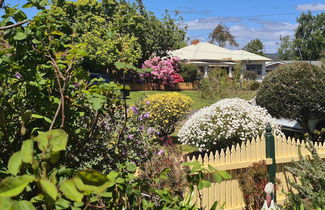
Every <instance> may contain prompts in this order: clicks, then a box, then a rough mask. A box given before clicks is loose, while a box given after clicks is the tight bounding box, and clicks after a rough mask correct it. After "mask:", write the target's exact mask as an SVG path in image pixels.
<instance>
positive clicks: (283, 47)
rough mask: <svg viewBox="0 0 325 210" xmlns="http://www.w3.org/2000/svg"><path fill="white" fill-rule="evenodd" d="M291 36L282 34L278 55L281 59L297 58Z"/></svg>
mask: <svg viewBox="0 0 325 210" xmlns="http://www.w3.org/2000/svg"><path fill="white" fill-rule="evenodd" d="M293 43H294V42H293V40H290V36H289V35H287V36H280V44H279V48H278V55H279V59H280V60H295V49H294V46H293Z"/></svg>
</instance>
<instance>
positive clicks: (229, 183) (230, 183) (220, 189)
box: [187, 136, 325, 209]
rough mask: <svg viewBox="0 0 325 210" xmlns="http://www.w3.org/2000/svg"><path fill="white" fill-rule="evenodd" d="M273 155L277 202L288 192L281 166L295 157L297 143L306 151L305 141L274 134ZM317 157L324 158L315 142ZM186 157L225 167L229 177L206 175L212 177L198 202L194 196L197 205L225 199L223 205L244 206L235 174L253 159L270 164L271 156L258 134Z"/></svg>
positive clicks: (321, 147)
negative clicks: (218, 149) (220, 179)
mask: <svg viewBox="0 0 325 210" xmlns="http://www.w3.org/2000/svg"><path fill="white" fill-rule="evenodd" d="M274 139H275V158H276V178H277V179H279V180H280V181H281V184H280V185H279V186H277V200H278V202H281V201H283V200H285V193H286V192H288V183H287V182H286V180H287V179H286V178H285V176H287V178H289V179H292V177H290V176H288V174H285V170H284V167H285V165H287V164H290V163H291V162H292V160H298V159H299V156H298V147H299V145H300V146H301V152H302V154H303V155H304V156H306V155H309V152H308V150H307V149H306V144H307V143H306V142H305V141H300V140H295V139H294V138H285V137H281V136H275V138H274ZM314 146H315V148H316V149H317V151H318V153H319V155H320V157H321V158H325V144H322V143H315V144H314ZM187 158H188V161H199V162H201V163H203V164H205V165H212V166H214V167H215V168H217V169H219V170H226V171H228V172H229V173H230V174H231V176H232V178H231V179H230V180H226V181H223V182H222V183H220V184H219V183H215V182H214V181H213V178H212V176H209V175H208V176H207V179H208V180H210V181H212V185H211V187H210V188H204V189H203V190H201V194H202V195H203V200H202V203H200V200H199V199H198V197H196V199H195V200H194V202H196V204H197V205H198V206H201V205H202V206H207V207H208V208H210V207H211V206H212V205H213V203H214V202H215V201H219V203H221V204H223V203H225V209H243V208H244V207H245V203H244V199H243V194H242V192H241V190H240V188H239V183H238V175H239V174H240V173H241V172H242V171H245V170H246V169H247V167H249V166H251V165H252V164H253V163H255V162H259V161H261V160H265V162H266V163H267V164H268V165H270V164H272V159H271V158H267V156H266V139H265V137H264V136H262V137H258V138H256V139H253V140H251V141H248V142H246V143H242V144H241V145H239V144H237V145H236V146H232V147H231V148H227V149H226V150H221V152H220V153H213V152H210V153H206V154H205V155H204V156H201V155H200V156H193V157H187Z"/></svg>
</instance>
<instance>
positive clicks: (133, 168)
mask: <svg viewBox="0 0 325 210" xmlns="http://www.w3.org/2000/svg"><path fill="white" fill-rule="evenodd" d="M126 169H127V170H128V171H130V172H134V171H135V170H136V169H137V166H136V165H135V164H134V163H127V165H126Z"/></svg>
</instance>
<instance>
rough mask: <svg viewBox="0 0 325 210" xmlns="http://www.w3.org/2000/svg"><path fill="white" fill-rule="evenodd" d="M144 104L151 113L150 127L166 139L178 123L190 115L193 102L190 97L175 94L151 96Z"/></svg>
mask: <svg viewBox="0 0 325 210" xmlns="http://www.w3.org/2000/svg"><path fill="white" fill-rule="evenodd" d="M142 104H143V106H144V109H145V110H146V111H147V112H148V113H149V116H150V117H149V125H151V126H152V127H155V128H156V129H157V130H158V131H159V132H160V136H162V137H165V136H167V135H169V134H171V133H173V132H174V130H175V125H176V123H177V122H178V121H179V120H180V119H181V118H182V117H184V116H185V115H186V114H187V113H188V111H189V109H190V107H191V106H192V104H193V101H192V99H191V98H190V97H188V96H185V95H183V94H180V93H175V92H173V93H163V94H154V95H150V96H148V97H146V98H145V99H144V100H143V101H142Z"/></svg>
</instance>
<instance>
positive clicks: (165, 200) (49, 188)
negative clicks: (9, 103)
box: [0, 129, 230, 209]
mask: <svg viewBox="0 0 325 210" xmlns="http://www.w3.org/2000/svg"><path fill="white" fill-rule="evenodd" d="M41 135H42V136H36V137H32V141H33V147H34V144H37V146H38V148H42V149H43V150H38V151H37V150H31V151H30V153H31V155H32V156H33V158H32V159H33V160H32V163H24V167H23V169H22V170H19V171H18V174H19V175H14V176H8V177H7V178H5V179H3V180H2V181H1V183H0V207H1V209H11V208H13V209H36V208H40V209H62V208H63V209H67V208H72V209H75V208H77V209H78V208H81V207H84V208H87V207H92V208H98V207H101V208H107V209H121V208H125V209H134V208H140V209H142V208H143V209H147V208H151V209H163V208H168V209H196V208H195V206H194V205H193V204H191V198H192V196H193V190H194V189H195V187H196V188H197V189H202V188H204V187H209V186H210V185H211V184H210V182H209V181H206V180H204V179H203V178H204V174H205V173H212V174H214V176H215V177H216V180H217V181H218V182H220V181H221V180H222V179H228V178H230V175H229V174H228V173H226V172H222V171H217V170H216V169H214V168H213V167H211V166H209V168H208V169H205V168H204V167H203V165H202V164H200V163H187V164H184V165H186V166H193V167H192V168H191V171H190V172H188V173H187V175H186V176H187V178H188V180H189V183H190V192H189V198H186V199H184V198H183V195H182V194H181V195H174V194H172V193H170V191H169V189H168V188H160V189H157V188H155V187H152V186H150V185H148V183H147V180H145V181H144V182H143V181H141V179H138V177H137V176H136V175H135V173H136V166H135V164H134V163H127V164H123V165H119V168H118V170H117V171H111V172H110V173H108V174H107V175H105V174H103V173H101V172H98V171H95V170H92V169H88V170H81V171H74V173H73V174H74V175H73V176H72V177H71V175H69V173H66V172H63V170H64V168H63V167H57V166H56V165H55V164H56V163H57V161H53V157H55V158H56V156H57V155H56V153H55V152H56V151H57V149H56V148H55V147H54V146H53V145H57V144H58V143H60V142H64V141H66V140H67V134H66V133H65V132H64V131H63V130H60V129H54V130H50V131H48V132H44V133H42V134H41ZM40 138H41V139H46V140H43V141H46V142H48V145H47V147H46V148H45V147H44V142H42V141H40ZM26 141H29V140H26ZM60 149H61V148H60ZM62 149H63V150H65V149H66V148H65V147H62ZM22 150H23V148H22ZM22 150H20V152H21V151H22ZM18 161H19V160H18ZM167 173H168V169H166V170H163V171H162V172H161V173H160V174H159V175H158V177H157V178H155V179H153V181H156V182H161V181H162V180H166V179H169V178H170V177H168V175H167ZM30 174H33V175H30ZM149 195H150V196H151V197H149V198H148V196H149ZM21 198H27V199H29V200H21ZM153 200H155V202H153Z"/></svg>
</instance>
